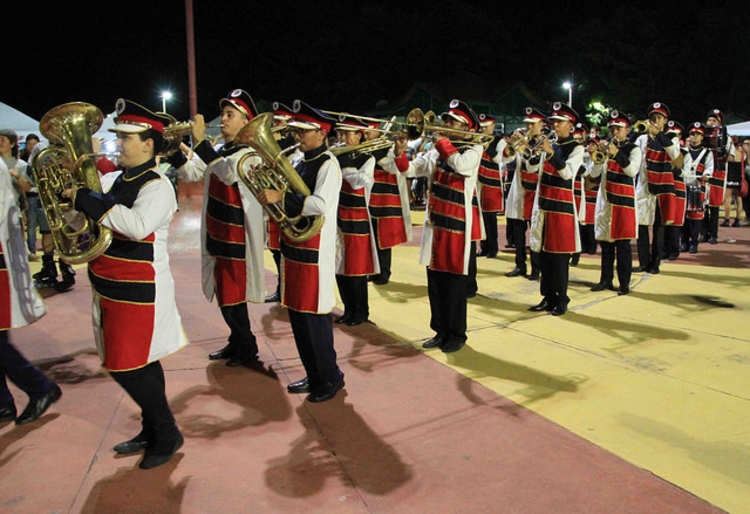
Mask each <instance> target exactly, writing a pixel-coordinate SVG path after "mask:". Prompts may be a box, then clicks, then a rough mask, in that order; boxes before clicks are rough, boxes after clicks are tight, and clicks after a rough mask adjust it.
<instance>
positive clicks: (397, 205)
mask: <svg viewBox="0 0 750 514" xmlns="http://www.w3.org/2000/svg"><path fill="white" fill-rule="evenodd" d="M380 137H384V136H383V133H382V132H381V131H380V130H378V124H377V123H373V124H371V129H370V130H366V131H365V139H367V140H368V141H371V140H374V139H377V138H380ZM407 148H408V146H407V141H406V137H405V135H401V134H398V135H397V137H396V138H395V141H394V144H393V146H392V147H391V148H383V149H379V150H374V151H373V152H372V155H373V157H375V175H374V180H375V182H374V184H373V186H372V194H371V196H370V202H369V208H370V218H371V220H372V226H373V229H374V231H375V242H376V244H377V247H378V262H379V263H380V272H379V273H377V274H375V275H373V277H372V283H373V284H376V285H385V284H387V283H388V281H389V280H390V279H391V260H392V249H393V248H394V247H395V246H398V245H400V244H403V243H406V242H408V241H411V237H412V236H411V209H410V207H409V187H408V185H407V183H406V170H408V169H409V159H408V158H407V156H406V149H407Z"/></svg>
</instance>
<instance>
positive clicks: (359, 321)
mask: <svg viewBox="0 0 750 514" xmlns="http://www.w3.org/2000/svg"><path fill="white" fill-rule="evenodd" d="M365 321H367V320H364V319H354V318H352V319H348V320H346V321H345V323H346V326H348V327H356V326H357V325H361V324H362V323H364V322H365Z"/></svg>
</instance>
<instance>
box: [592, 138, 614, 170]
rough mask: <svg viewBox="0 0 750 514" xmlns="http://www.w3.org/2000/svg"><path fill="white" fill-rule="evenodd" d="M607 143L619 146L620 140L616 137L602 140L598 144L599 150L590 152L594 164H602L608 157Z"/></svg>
mask: <svg viewBox="0 0 750 514" xmlns="http://www.w3.org/2000/svg"><path fill="white" fill-rule="evenodd" d="M609 145H614V146H615V147H617V148H620V140H619V139H617V138H616V137H612V138H611V139H607V140H605V141H602V142H601V143H600V144H599V150H595V151H593V152H591V161H592V162H593V163H594V164H604V163H605V162H607V160H608V159H609V153H608V152H609Z"/></svg>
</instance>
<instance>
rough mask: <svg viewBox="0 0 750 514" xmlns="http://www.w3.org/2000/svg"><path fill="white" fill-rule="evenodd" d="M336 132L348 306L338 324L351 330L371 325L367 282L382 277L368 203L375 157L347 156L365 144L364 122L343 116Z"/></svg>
mask: <svg viewBox="0 0 750 514" xmlns="http://www.w3.org/2000/svg"><path fill="white" fill-rule="evenodd" d="M339 120H340V121H339V123H337V124H336V127H335V128H336V131H337V132H339V133H340V134H341V136H342V140H343V141H344V143H345V146H344V147H342V148H340V149H338V151H337V153H338V161H339V165H340V166H341V175H342V178H343V180H342V183H341V195H340V196H339V211H338V226H339V230H340V231H341V236H342V238H343V241H342V243H343V244H341V245H340V247H339V252H337V257H338V258H339V261H338V262H337V265H336V283H337V284H338V287H339V295H340V296H341V301H342V302H343V304H344V314H343V315H342V316H341V317H339V318H338V319H337V320H336V323H346V324H347V325H349V326H355V325H359V324H360V323H362V322H363V321H367V318H368V317H369V315H370V306H369V302H368V298H367V278H368V276H370V275H373V274H375V273H378V272H379V271H380V266H379V265H378V249H377V246H376V244H375V237H374V234H373V230H372V224H371V223H370V213H369V211H368V208H367V206H368V203H369V201H370V193H371V192H372V186H373V183H374V171H375V157H373V156H372V155H371V154H369V153H358V152H347V151H346V149H347V147H351V148H354V147H357V146H359V145H361V144H362V142H363V140H364V130H365V129H366V128H368V127H369V125H367V124H366V123H364V122H363V121H361V120H359V119H357V118H354V117H346V116H342V117H340V118H339Z"/></svg>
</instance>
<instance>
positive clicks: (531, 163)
mask: <svg viewBox="0 0 750 514" xmlns="http://www.w3.org/2000/svg"><path fill="white" fill-rule="evenodd" d="M523 122H524V123H525V124H526V130H525V132H524V133H520V132H519V131H516V132H514V133H513V135H512V136H511V138H510V144H508V146H506V147H505V149H504V151H503V163H504V164H505V165H506V166H510V162H511V161H514V162H515V164H514V167H515V173H514V174H513V179H512V180H511V184H510V190H509V191H508V201H507V202H506V205H505V218H506V219H507V223H508V226H507V230H510V231H511V232H512V233H513V243H514V244H515V248H516V261H515V262H516V265H515V267H514V268H513V269H512V270H511V271H509V272H508V273H506V274H505V276H506V277H517V276H524V277H525V276H527V275H526V272H527V271H528V268H527V266H526V229H527V228H528V226H529V222H530V220H531V210H532V208H533V206H534V199H535V198H536V186H537V182H538V181H539V175H538V174H537V173H536V172H534V171H531V169H532V168H533V169H538V166H537V165H538V164H539V159H540V156H539V155H535V154H531V153H530V152H529V151H528V148H529V147H533V146H535V145H536V144H537V141H538V140H539V138H540V137H541V136H542V129H543V128H544V127H545V124H544V113H542V112H541V111H540V110H538V109H535V108H534V107H526V110H525V111H524V118H523ZM530 254H531V255H530V260H531V274H530V275H528V278H529V280H538V279H539V254H538V253H537V252H535V251H534V250H530Z"/></svg>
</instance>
